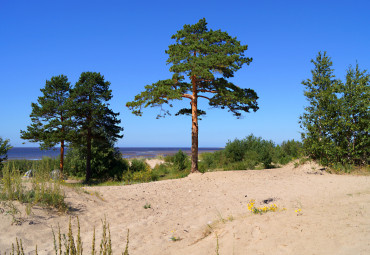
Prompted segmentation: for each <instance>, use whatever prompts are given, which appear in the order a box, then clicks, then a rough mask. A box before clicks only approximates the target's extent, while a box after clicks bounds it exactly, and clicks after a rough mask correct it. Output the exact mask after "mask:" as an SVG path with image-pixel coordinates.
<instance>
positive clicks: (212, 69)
mask: <svg viewBox="0 0 370 255" xmlns="http://www.w3.org/2000/svg"><path fill="white" fill-rule="evenodd" d="M171 38H172V39H174V40H176V43H175V44H172V45H170V46H169V47H168V50H166V53H167V54H168V55H169V57H168V59H167V63H168V64H170V65H171V67H170V71H171V72H173V73H174V75H173V77H172V79H168V80H161V81H158V82H157V83H154V84H152V85H147V86H146V87H145V89H146V90H145V91H144V92H142V93H141V94H139V95H137V96H136V97H135V100H134V101H132V102H129V103H127V104H126V105H127V107H129V108H130V109H131V110H132V111H133V113H134V114H137V115H141V114H142V112H141V107H142V106H143V107H148V106H151V107H153V106H158V105H162V104H169V101H171V100H182V99H183V98H187V96H186V95H185V94H186V93H188V91H193V86H194V83H195V86H196V88H197V90H198V93H204V94H209V93H211V94H213V97H212V98H208V99H209V104H210V106H212V107H219V108H222V109H224V108H228V109H229V111H231V112H232V113H233V114H234V115H236V116H240V115H241V113H240V111H244V112H248V111H249V110H250V109H251V110H253V111H256V110H257V109H258V107H257V101H256V100H257V99H258V97H257V95H256V93H255V92H254V91H253V90H251V89H242V88H240V87H238V86H236V85H234V84H232V83H230V82H228V81H227V80H226V79H227V78H231V77H233V76H234V72H236V71H237V70H239V69H240V68H241V67H242V65H243V64H247V65H249V63H250V62H251V61H252V58H247V57H245V56H244V52H245V51H246V50H247V49H248V46H247V45H242V44H241V43H240V42H239V41H238V40H237V39H236V38H235V37H231V36H229V35H228V33H226V32H222V31H221V30H212V29H210V30H209V29H208V28H207V22H206V20H205V19H201V20H199V22H198V23H196V24H194V25H184V27H183V29H182V30H179V31H178V32H177V33H176V34H174V35H173V36H172V37H171ZM184 76H188V78H189V80H188V81H186V80H185V77H184ZM217 76H221V77H217ZM193 96H198V95H193ZM170 106H171V105H170ZM167 113H168V112H167V111H164V112H163V114H164V115H165V114H167ZM180 113H184V114H186V113H189V111H186V110H185V109H183V110H182V111H180ZM200 113H202V114H205V112H204V111H201V112H200Z"/></svg>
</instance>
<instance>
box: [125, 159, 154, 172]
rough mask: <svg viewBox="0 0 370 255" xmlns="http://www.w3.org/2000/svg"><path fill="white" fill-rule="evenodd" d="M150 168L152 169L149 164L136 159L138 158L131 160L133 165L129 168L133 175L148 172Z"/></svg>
mask: <svg viewBox="0 0 370 255" xmlns="http://www.w3.org/2000/svg"><path fill="white" fill-rule="evenodd" d="M148 168H150V167H149V166H148V164H147V163H145V161H143V160H140V159H136V158H134V159H133V160H131V164H130V167H129V169H130V172H132V173H135V172H140V171H146V170H148Z"/></svg>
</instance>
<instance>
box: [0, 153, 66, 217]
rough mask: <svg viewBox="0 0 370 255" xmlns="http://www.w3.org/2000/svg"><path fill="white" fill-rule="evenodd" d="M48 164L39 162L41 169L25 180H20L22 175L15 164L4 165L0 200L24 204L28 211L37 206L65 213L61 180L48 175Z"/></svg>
mask: <svg viewBox="0 0 370 255" xmlns="http://www.w3.org/2000/svg"><path fill="white" fill-rule="evenodd" d="M48 162H49V161H48V160H44V161H41V162H39V165H40V166H41V167H38V168H34V169H33V170H32V176H33V177H32V178H30V179H27V180H24V179H23V178H22V176H23V174H22V172H21V171H20V170H19V168H17V167H16V164H11V163H7V164H5V166H4V168H3V169H2V171H1V181H0V200H2V201H19V202H22V203H26V204H27V205H28V208H29V210H30V208H31V207H32V206H33V205H36V204H37V205H42V206H47V207H53V208H56V209H58V210H60V211H66V210H67V208H68V207H67V205H66V203H65V201H64V193H63V190H62V188H61V183H62V182H63V180H61V179H59V178H55V176H51V175H50V165H48ZM40 163H41V164H40ZM42 163H44V164H42ZM51 177H53V178H54V179H52V178H51Z"/></svg>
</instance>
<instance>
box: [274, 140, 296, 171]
mask: <svg viewBox="0 0 370 255" xmlns="http://www.w3.org/2000/svg"><path fill="white" fill-rule="evenodd" d="M302 150H303V145H302V143H301V142H298V141H294V139H293V140H288V141H284V142H282V144H281V145H277V146H276V148H275V155H274V160H273V161H275V162H279V163H280V164H283V165H284V164H287V163H289V162H290V161H292V160H293V159H296V158H298V157H300V156H301V155H302V153H303V152H302Z"/></svg>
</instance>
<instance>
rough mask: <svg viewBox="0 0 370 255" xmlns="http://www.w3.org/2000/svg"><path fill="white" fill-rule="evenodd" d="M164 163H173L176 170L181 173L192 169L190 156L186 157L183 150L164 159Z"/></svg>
mask: <svg viewBox="0 0 370 255" xmlns="http://www.w3.org/2000/svg"><path fill="white" fill-rule="evenodd" d="M164 161H165V162H167V163H171V164H172V165H173V166H174V167H175V169H177V170H180V171H182V170H185V169H190V167H191V161H190V159H189V157H188V155H186V153H184V152H183V151H182V150H179V151H178V152H177V153H176V154H174V155H167V156H166V157H165V158H164Z"/></svg>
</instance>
